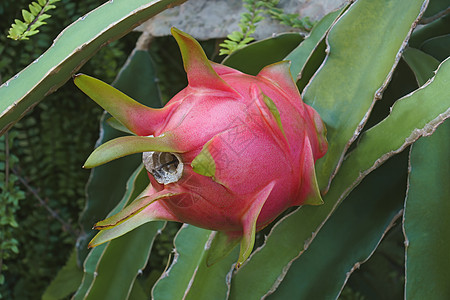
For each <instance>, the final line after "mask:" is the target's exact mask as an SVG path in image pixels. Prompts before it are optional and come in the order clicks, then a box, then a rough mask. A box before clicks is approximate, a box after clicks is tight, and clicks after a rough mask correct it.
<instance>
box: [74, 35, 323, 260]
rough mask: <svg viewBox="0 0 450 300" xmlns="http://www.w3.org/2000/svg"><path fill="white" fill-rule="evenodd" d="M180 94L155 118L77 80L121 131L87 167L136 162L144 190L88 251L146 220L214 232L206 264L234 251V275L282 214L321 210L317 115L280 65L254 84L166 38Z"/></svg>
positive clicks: (92, 82)
mask: <svg viewBox="0 0 450 300" xmlns="http://www.w3.org/2000/svg"><path fill="white" fill-rule="evenodd" d="M172 35H173V36H174V37H175V39H176V40H177V42H178V44H179V47H180V49H181V53H182V56H183V62H184V67H185V70H186V72H187V77H188V82H189V84H188V86H187V87H186V88H185V89H184V90H182V91H181V92H180V93H178V94H177V95H176V96H175V97H174V98H173V99H171V100H170V101H169V102H168V103H167V105H166V106H165V107H164V108H162V109H152V108H149V107H146V106H144V105H141V104H139V103H138V102H136V101H134V100H133V99H131V98H129V97H127V96H126V95H124V94H123V93H121V92H119V91H118V90H116V89H114V88H113V87H111V86H109V85H107V84H105V83H103V82H101V81H99V80H97V79H94V78H92V77H89V76H86V75H77V76H76V77H75V79H74V81H75V84H76V85H77V86H78V87H79V88H80V89H81V90H82V91H83V92H84V93H86V94H87V95H88V96H90V97H91V98H92V99H93V100H94V101H96V102H97V103H98V104H99V105H101V106H102V107H103V108H104V109H106V110H107V111H108V112H109V113H111V114H112V115H113V117H114V120H113V121H112V122H111V123H112V124H115V126H117V127H122V128H124V129H125V130H127V131H131V132H132V133H133V134H135V136H126V137H120V138H117V139H114V140H112V141H109V142H107V143H105V144H103V145H101V146H100V147H98V148H97V149H96V150H95V151H94V152H93V153H92V154H91V155H90V156H89V158H88V159H87V161H86V163H85V167H86V168H92V167H95V166H98V165H101V164H104V163H106V162H109V161H111V160H113V159H116V158H119V157H122V156H125V155H129V154H133V153H141V152H142V153H143V162H144V165H145V167H146V169H147V171H148V173H149V178H150V182H151V183H150V185H149V186H148V187H147V188H146V189H145V190H144V191H143V192H142V194H141V195H140V196H139V197H137V199H136V200H134V202H132V203H131V204H130V205H129V206H128V207H126V208H125V209H124V210H122V211H121V212H119V213H118V214H116V215H113V216H111V217H109V218H107V219H105V220H103V221H100V222H98V223H97V224H95V226H94V228H95V229H98V230H100V232H99V233H98V234H97V235H96V236H95V237H94V239H93V240H92V241H91V243H90V247H95V246H97V245H99V244H102V243H104V242H107V241H109V240H111V239H114V238H116V237H119V236H121V235H123V234H125V233H127V232H128V231H130V230H132V229H134V228H136V227H138V226H140V225H142V224H144V223H146V222H149V221H153V220H170V221H177V222H184V223H189V224H192V225H195V226H198V227H202V228H206V229H210V230H215V231H218V233H217V234H216V235H215V238H214V240H213V241H212V242H211V245H210V247H211V248H210V251H209V254H208V255H209V256H208V258H207V263H208V265H211V264H213V263H214V262H216V261H217V260H219V259H220V258H221V257H223V256H225V255H227V254H228V253H229V252H230V251H231V250H232V249H233V248H234V247H235V246H236V245H237V244H238V243H239V242H240V247H241V248H240V254H239V258H238V263H237V266H240V265H241V264H242V263H243V262H244V261H245V260H246V259H247V258H248V256H249V255H250V253H251V251H252V249H253V246H254V240H255V232H257V231H259V230H261V229H263V228H264V227H265V226H267V225H268V224H269V223H270V222H272V221H273V220H274V219H275V218H276V217H277V216H279V215H280V214H281V213H282V212H283V211H284V210H286V209H287V208H289V207H292V206H299V205H303V204H312V205H316V204H321V203H322V199H321V196H320V192H319V190H318V186H317V181H316V176H315V172H314V163H315V161H316V160H317V159H319V158H320V157H322V156H323V155H324V154H325V153H326V150H327V141H326V138H325V134H326V130H325V126H324V124H323V123H322V121H321V119H320V117H319V115H318V114H317V112H316V111H314V110H313V109H312V108H311V107H309V106H308V105H306V104H304V103H303V102H302V100H301V98H300V94H299V92H298V90H297V88H296V86H295V83H294V81H293V79H292V77H291V74H290V72H289V63H288V62H286V61H285V62H280V63H276V64H272V65H269V66H267V67H265V68H264V69H263V70H261V72H260V73H259V74H258V75H257V76H250V75H247V74H244V73H241V72H239V71H237V70H234V69H231V68H229V67H225V66H223V65H219V64H215V63H212V62H210V61H208V59H207V58H206V55H205V53H204V52H203V50H202V49H201V47H200V44H199V43H198V42H197V41H195V40H194V39H193V38H192V37H191V36H189V35H187V34H185V33H183V32H181V31H179V30H177V29H172Z"/></svg>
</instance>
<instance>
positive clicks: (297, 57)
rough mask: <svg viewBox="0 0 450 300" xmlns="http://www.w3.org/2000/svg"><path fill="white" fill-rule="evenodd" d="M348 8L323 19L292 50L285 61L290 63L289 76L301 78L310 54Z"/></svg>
mask: <svg viewBox="0 0 450 300" xmlns="http://www.w3.org/2000/svg"><path fill="white" fill-rule="evenodd" d="M347 7H348V5H347V6H345V7H343V8H341V9H339V10H336V11H333V12H331V13H329V14H327V15H326V16H325V17H323V18H322V19H321V20H320V21H319V22H318V23H317V24H316V25H315V26H314V28H313V29H312V30H311V33H310V34H309V35H308V36H307V37H306V38H305V40H304V41H303V42H301V43H300V45H298V47H297V48H295V49H294V50H292V52H291V53H289V55H288V56H286V58H285V60H290V61H291V74H292V77H294V79H296V80H298V79H299V78H300V77H301V76H302V71H303V68H304V67H305V64H306V62H307V61H308V60H309V59H310V57H311V55H312V53H313V52H314V51H315V50H316V48H317V46H318V44H319V43H320V41H322V40H323V39H324V38H325V35H326V34H327V33H328V30H329V29H330V27H331V25H333V23H334V22H335V21H336V20H337V18H339V16H340V15H341V13H342V12H343V11H344V10H345V9H346V8H347Z"/></svg>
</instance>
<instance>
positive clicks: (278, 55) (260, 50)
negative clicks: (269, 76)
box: [222, 33, 303, 75]
mask: <svg viewBox="0 0 450 300" xmlns="http://www.w3.org/2000/svg"><path fill="white" fill-rule="evenodd" d="M302 40H303V37H302V36H301V35H300V34H298V33H285V34H280V35H277V36H275V37H271V38H268V39H265V40H261V41H257V42H254V43H252V44H250V45H247V46H245V47H244V48H242V49H239V50H236V51H235V52H233V53H232V54H231V55H230V56H227V57H226V58H225V59H224V60H223V62H222V63H223V64H224V65H226V66H229V67H232V68H235V69H237V70H239V71H242V72H244V73H247V74H251V75H256V74H258V73H259V71H261V69H262V68H264V67H265V66H267V65H270V64H272V63H276V62H279V61H281V60H283V58H284V57H286V55H288V54H289V53H290V52H291V51H292V50H293V49H294V48H295V47H297V46H298V44H299V43H300V42H301V41H302Z"/></svg>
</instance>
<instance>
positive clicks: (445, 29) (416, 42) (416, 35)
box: [409, 14, 450, 49]
mask: <svg viewBox="0 0 450 300" xmlns="http://www.w3.org/2000/svg"><path fill="white" fill-rule="evenodd" d="M449 33H450V14H449V15H447V16H445V17H443V18H439V19H437V20H436V21H434V22H432V23H430V24H427V25H425V26H423V27H421V28H418V29H416V30H414V32H413V34H412V36H411V38H410V40H409V46H410V47H413V48H417V49H420V47H421V45H422V43H423V42H425V41H426V40H428V39H430V38H433V37H436V36H440V35H446V34H449Z"/></svg>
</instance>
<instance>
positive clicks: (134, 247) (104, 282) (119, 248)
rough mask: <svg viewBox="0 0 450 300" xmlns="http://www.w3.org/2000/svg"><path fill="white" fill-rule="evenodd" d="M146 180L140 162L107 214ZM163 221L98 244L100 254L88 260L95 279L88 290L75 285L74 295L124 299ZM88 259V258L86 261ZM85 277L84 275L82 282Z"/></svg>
mask: <svg viewBox="0 0 450 300" xmlns="http://www.w3.org/2000/svg"><path fill="white" fill-rule="evenodd" d="M148 184H149V180H148V175H147V172H146V170H145V168H143V166H140V167H139V168H138V169H137V170H136V171H135V172H134V174H133V175H132V176H131V177H130V180H129V181H128V184H127V187H128V190H127V193H126V194H125V196H124V197H123V199H122V201H121V202H120V203H119V204H118V205H117V206H116V208H115V209H114V210H113V212H111V214H114V213H117V212H118V211H120V210H122V209H123V207H124V206H125V205H126V204H127V203H129V202H130V201H132V200H133V199H135V198H136V197H137V195H139V194H140V192H141V191H142V190H143V189H144V188H145V187H146V186H147V185H148ZM164 225H165V222H161V221H159V222H150V223H147V224H144V225H142V226H140V227H139V228H137V229H135V230H133V231H132V232H130V233H128V234H126V235H124V236H122V237H120V238H117V239H115V240H113V241H111V242H109V243H108V244H106V246H105V247H101V246H100V247H101V248H100V249H101V250H102V253H101V256H100V257H99V258H98V260H97V261H95V260H92V261H91V264H92V265H95V268H94V272H95V273H94V276H95V280H93V281H92V282H91V284H90V286H89V289H88V290H84V289H79V291H78V292H77V294H76V296H75V297H74V299H81V297H83V299H126V298H127V297H128V295H129V293H130V292H131V289H132V285H133V283H134V281H135V279H136V276H137V275H138V273H139V272H140V270H142V269H143V268H144V267H145V265H146V264H147V261H148V257H149V254H150V251H151V247H152V244H153V240H154V238H155V237H156V235H157V234H158V233H160V232H161V230H162V228H163V227H164ZM95 249H97V248H95ZM95 249H94V250H95ZM89 261H90V259H89V258H88V259H87V261H86V262H89ZM85 268H86V266H85ZM86 273H87V272H86ZM87 276H89V274H87ZM86 279H87V278H86V276H85V279H84V280H83V285H85V282H86Z"/></svg>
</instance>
